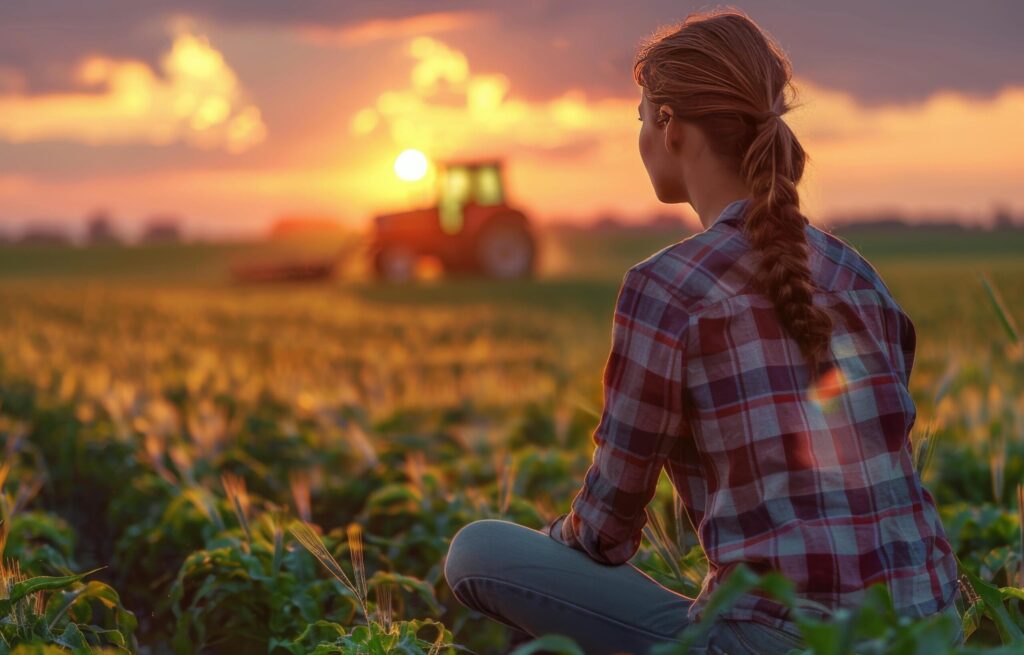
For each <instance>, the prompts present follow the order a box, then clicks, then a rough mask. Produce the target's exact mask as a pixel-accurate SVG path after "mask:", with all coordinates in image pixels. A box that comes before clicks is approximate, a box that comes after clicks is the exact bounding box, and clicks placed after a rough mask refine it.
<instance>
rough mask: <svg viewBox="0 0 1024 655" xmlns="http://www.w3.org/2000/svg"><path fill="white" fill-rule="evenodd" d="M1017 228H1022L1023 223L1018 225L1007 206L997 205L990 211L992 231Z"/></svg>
mask: <svg viewBox="0 0 1024 655" xmlns="http://www.w3.org/2000/svg"><path fill="white" fill-rule="evenodd" d="M1019 227H1024V222H1022V223H1021V225H1018V224H1017V221H1016V220H1015V219H1014V216H1013V214H1012V213H1011V212H1010V208H1009V207H1008V206H1007V205H1005V204H997V205H996V206H995V208H994V209H993V210H992V229H993V230H1016V229H1018V228H1019Z"/></svg>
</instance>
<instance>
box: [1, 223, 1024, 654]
mask: <svg viewBox="0 0 1024 655" xmlns="http://www.w3.org/2000/svg"><path fill="white" fill-rule="evenodd" d="M1021 234H1022V233H1021V232H1008V233H1007V234H978V235H971V236H969V237H963V236H956V235H943V234H939V235H934V234H933V235H912V233H910V232H906V233H899V234H888V233H878V234H870V233H863V234H858V235H857V236H856V237H850V238H849V239H848V240H849V241H851V243H854V244H855V245H857V246H858V247H859V248H860V249H861V251H862V252H863V253H864V254H865V255H866V256H867V257H868V258H869V260H871V261H872V263H873V264H874V265H875V266H876V268H878V270H879V271H880V272H881V274H882V276H883V278H884V279H885V281H886V283H887V285H888V286H889V288H890V290H891V291H892V293H893V295H894V296H895V298H896V299H897V301H898V302H899V303H900V304H901V305H902V306H903V307H904V309H905V310H906V311H907V313H908V314H909V315H910V316H911V317H912V319H913V320H914V323H915V325H916V327H917V334H918V349H917V359H916V363H915V366H914V370H913V374H912V376H911V392H912V394H913V397H914V399H915V401H916V403H917V407H918V419H917V421H916V425H915V429H914V433H913V434H912V439H913V442H914V445H915V450H916V451H917V461H918V465H919V469H920V470H921V472H922V477H923V479H924V480H925V483H926V485H927V486H928V488H929V489H930V490H931V491H932V493H933V494H934V495H935V497H936V500H937V501H938V503H939V505H940V509H941V512H942V518H943V522H944V525H945V527H946V530H947V533H948V535H949V537H950V539H951V541H952V543H953V545H954V548H955V550H956V553H957V556H958V558H959V560H960V562H961V572H962V574H963V580H962V585H963V587H962V588H963V589H964V591H965V598H966V599H967V601H968V602H967V603H965V605H964V607H962V608H960V609H961V610H963V623H964V629H965V632H966V634H967V641H966V645H965V646H964V647H962V648H961V649H960V651H957V652H965V653H966V652H974V653H1024V607H1022V602H1024V557H1022V555H1024V545H1022V542H1021V530H1022V524H1021V516H1022V512H1021V510H1020V505H1021V502H1022V500H1024V492H1022V491H1021V486H1020V485H1021V483H1022V482H1024V342H1022V341H1021V337H1020V334H1019V331H1018V326H1024V238H1022V236H1021ZM678 238H680V237H678V236H675V235H671V234H640V233H631V234H625V233H623V234H617V233H606V234H600V233H584V232H558V233H552V234H550V235H548V236H547V237H546V240H545V242H544V246H543V247H544V250H542V257H543V262H544V264H543V271H542V273H541V275H539V277H538V278H536V279H533V280H529V281H515V282H488V281H483V280H471V279H453V280H437V279H435V280H422V281H418V282H416V283H414V284H411V285H405V286H398V285H393V284H380V283H374V282H371V281H369V280H366V279H363V278H361V277H360V276H359V275H358V274H354V275H347V276H345V277H343V278H342V279H339V280H336V281H333V282H330V283H321V284H308V285H271V286H236V285H233V284H231V283H230V281H229V280H228V279H227V277H226V275H225V270H226V269H225V266H224V263H225V262H226V261H229V260H231V259H233V258H238V257H267V256H271V255H281V254H282V253H281V252H280V251H279V250H274V249H268V247H257V246H251V247H228V246H216V245H186V246H161V247H148V248H141V247H140V248H113V247H111V248H99V249H74V248H55V247H50V248H47V247H36V248H29V247H19V248H13V247H8V248H0V448H3V460H2V464H0V492H2V493H0V518H2V521H3V522H2V524H0V551H2V554H3V558H4V562H5V564H4V565H3V567H0V655H2V654H3V653H8V652H21V653H42V652H46V653H50V652H53V653H56V652H67V651H68V650H72V651H75V652H93V651H100V650H101V649H107V650H109V652H133V653H135V652H138V653H153V654H161V655H162V654H164V653H177V654H182V655H183V654H188V653H272V654H274V655H278V654H292V655H301V654H307V653H309V654H312V653H317V654H327V653H390V652H395V653H428V652H445V653H451V652H477V653H501V652H506V650H507V648H508V646H507V640H508V635H507V634H506V630H505V628H503V627H501V626H500V625H498V624H497V623H495V622H493V621H490V620H488V619H486V618H485V617H483V616H481V615H480V614H477V613H474V612H471V611H469V610H467V609H466V608H464V607H463V606H461V605H460V604H459V603H458V602H457V601H456V600H455V599H454V598H453V597H452V595H451V592H450V590H449V589H448V587H447V585H446V583H445V581H444V577H443V574H442V570H443V558H444V555H445V552H446V550H447V546H448V543H449V541H450V539H451V537H452V536H453V535H454V534H455V532H456V531H457V530H458V529H459V528H460V527H461V526H463V525H465V524H466V523H468V522H470V521H473V520H475V519H479V518H487V517H490V518H504V519H508V520H512V521H517V522H520V523H522V524H525V525H528V526H530V527H534V528H540V527H542V526H543V525H544V524H545V523H547V522H548V521H549V520H550V519H552V518H553V517H554V516H556V515H557V514H559V513H561V512H564V511H567V510H568V506H569V502H570V501H571V500H572V497H573V495H574V494H575V492H576V491H577V490H578V488H579V485H580V484H581V482H582V480H583V474H584V472H585V471H586V468H587V466H588V464H589V462H590V457H591V452H592V448H593V445H592V442H591V437H592V432H593V430H594V428H595V427H596V425H597V421H598V418H599V416H600V412H601V402H602V399H601V373H602V367H603V365H604V362H605V358H606V357H607V354H608V348H609V345H610V329H611V323H610V320H611V315H612V309H613V303H614V300H615V295H616V291H617V289H618V284H619V283H620V281H621V279H622V276H623V274H624V273H625V271H626V269H627V268H628V267H629V266H630V265H632V264H634V263H636V262H638V261H640V260H642V259H643V258H645V257H646V256H648V255H649V254H652V253H653V252H655V251H657V250H658V249H660V248H662V247H664V246H666V245H668V244H670V243H672V242H673V241H675V240H678ZM340 245H341V244H330V246H331V247H332V248H333V247H335V246H340ZM356 272H357V273H358V271H356ZM650 513H651V515H652V521H651V523H650V525H649V526H648V529H647V531H646V532H645V541H644V544H643V545H642V547H641V550H640V552H639V553H638V554H637V556H636V557H635V558H634V560H633V562H632V563H633V564H635V565H636V566H638V567H640V568H641V569H643V570H644V571H646V572H648V573H649V574H650V575H652V576H653V577H655V578H656V579H657V580H659V581H660V582H662V583H663V584H665V585H666V586H668V587H670V588H672V589H674V590H676V591H679V592H680V593H684V594H687V595H694V594H696V592H697V590H698V589H699V586H700V581H701V580H702V578H703V576H704V573H705V571H706V563H705V562H704V560H703V557H702V554H701V552H700V548H699V546H697V545H696V540H695V538H694V535H693V529H692V527H691V526H690V525H689V524H688V523H686V522H685V518H681V515H680V514H678V512H677V511H676V505H675V502H674V498H673V493H672V487H671V485H670V484H669V482H668V479H667V477H664V476H663V478H662V480H661V482H660V484H659V489H658V493H657V496H656V497H655V501H654V502H653V503H652V506H651V508H650ZM752 585H762V586H763V587H764V588H766V589H769V590H771V591H772V592H773V593H777V594H779V595H780V597H784V596H785V593H786V584H785V581H784V580H780V579H778V578H776V577H773V576H767V577H765V578H763V579H762V578H757V577H756V576H753V575H752V574H751V576H747V577H743V576H740V575H738V576H737V577H736V578H735V579H734V584H733V585H731V586H728V587H727V588H726V592H727V593H725V594H723V596H722V602H728V600H729V598H728V593H730V592H735V591H737V590H739V589H741V588H749V587H750V586H752ZM946 618H948V617H945V618H944V617H932V618H929V619H925V620H921V621H918V622H916V623H908V622H905V621H901V620H900V619H898V618H897V617H895V616H893V615H892V612H891V607H890V606H888V605H887V596H886V595H885V593H883V592H881V591H879V593H875V594H873V595H871V596H869V598H868V601H867V602H866V603H865V605H864V606H863V607H862V608H859V609H858V610H857V611H850V612H843V613H840V614H839V615H837V617H836V619H835V620H834V621H833V622H831V623H828V624H817V623H815V622H813V621H811V620H809V619H808V620H807V621H806V622H805V623H804V625H805V627H806V635H807V636H808V638H809V646H810V650H809V651H808V652H813V653H820V654H824V653H829V654H839V653H853V652H864V653H921V652H927V653H929V655H935V654H938V653H945V652H953V651H950V650H949V647H947V646H946V645H945V643H946V641H947V637H949V636H951V635H952V633H953V632H955V628H954V626H952V625H951V623H950V622H949V621H947V620H945V619H946ZM542 649H543V651H544V652H559V653H576V652H580V651H579V650H578V649H576V650H574V646H573V644H571V643H569V642H568V640H566V639H558V638H555V637H549V638H546V639H542V640H540V641H538V642H535V643H534V644H532V645H523V646H520V647H519V652H520V653H523V654H524V655H525V654H526V653H530V652H539V651H541V650H542ZM922 649H923V650H922ZM683 652H685V651H684V650H682V646H679V645H675V646H672V645H666V647H665V648H664V650H663V653H664V654H668V653H683Z"/></svg>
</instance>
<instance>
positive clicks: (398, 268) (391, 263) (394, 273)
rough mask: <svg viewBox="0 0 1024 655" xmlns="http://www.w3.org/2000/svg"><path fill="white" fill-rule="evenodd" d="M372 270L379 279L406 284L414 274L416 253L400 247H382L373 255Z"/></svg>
mask: <svg viewBox="0 0 1024 655" xmlns="http://www.w3.org/2000/svg"><path fill="white" fill-rule="evenodd" d="M373 269H374V272H375V273H376V274H377V276H378V277H380V278H381V279H384V280H388V281H389V282H407V281H409V280H411V279H412V277H413V274H414V273H415V269H416V253H415V252H413V251H412V249H411V248H408V247H406V246H402V245H390V246H384V247H382V248H380V249H379V250H377V252H376V253H375V254H374V257H373Z"/></svg>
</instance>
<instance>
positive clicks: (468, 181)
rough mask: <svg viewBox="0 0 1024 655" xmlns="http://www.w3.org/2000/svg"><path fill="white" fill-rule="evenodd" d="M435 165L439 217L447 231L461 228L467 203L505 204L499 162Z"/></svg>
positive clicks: (482, 204)
mask: <svg viewBox="0 0 1024 655" xmlns="http://www.w3.org/2000/svg"><path fill="white" fill-rule="evenodd" d="M438 168H439V170H438V176H437V210H438V219H439V221H440V224H441V230H442V231H443V232H445V233H446V234H457V233H458V232H460V231H461V230H462V228H463V227H464V224H465V218H466V217H465V210H466V206H467V205H469V204H473V205H476V206H479V207H497V206H499V205H502V204H504V203H505V185H504V183H503V181H502V174H501V163H500V162H497V161H486V162H448V163H443V164H440V165H439V167H438Z"/></svg>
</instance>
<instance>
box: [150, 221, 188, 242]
mask: <svg viewBox="0 0 1024 655" xmlns="http://www.w3.org/2000/svg"><path fill="white" fill-rule="evenodd" d="M142 242H143V243H152V244H166V243H180V242H181V227H180V219H178V218H177V217H175V216H163V215H160V216H154V217H152V218H150V219H149V221H147V222H146V226H145V227H144V228H143V229H142Z"/></svg>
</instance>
